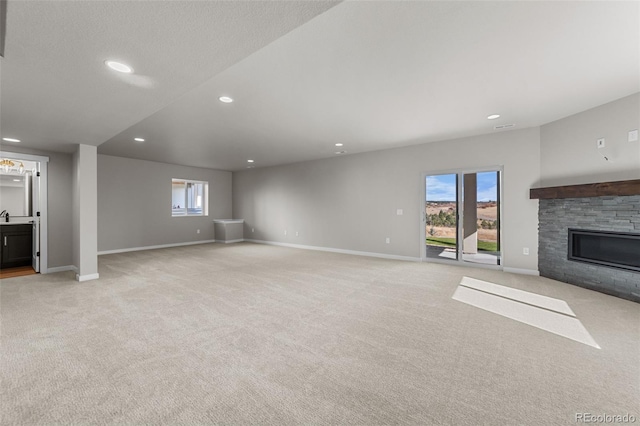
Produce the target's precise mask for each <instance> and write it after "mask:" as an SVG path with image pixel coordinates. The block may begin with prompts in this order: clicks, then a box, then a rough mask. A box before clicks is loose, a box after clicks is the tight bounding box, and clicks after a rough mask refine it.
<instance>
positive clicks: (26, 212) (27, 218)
mask: <svg viewBox="0 0 640 426" xmlns="http://www.w3.org/2000/svg"><path fill="white" fill-rule="evenodd" d="M0 158H2V159H3V160H6V161H3V163H2V167H0V178H1V179H0V185H1V188H0V189H1V190H2V192H3V193H4V195H7V196H6V197H2V204H3V206H2V208H1V209H0V210H3V217H2V219H1V220H2V221H3V222H2V223H3V226H2V258H1V259H0V260H1V263H2V265H3V268H2V269H3V277H5V276H11V275H12V274H14V273H15V274H18V273H19V274H20V275H25V274H27V273H28V271H26V270H21V271H18V269H20V267H22V268H23V269H24V268H25V267H26V266H27V265H30V267H31V269H32V270H33V271H34V273H35V272H40V273H46V272H47V171H48V167H47V166H48V162H49V157H44V156H39V155H30V154H21V153H15V152H7V151H0ZM9 195H10V196H9ZM7 216H9V217H8V220H7ZM5 266H6V268H5ZM9 267H16V269H15V271H11V270H9V269H11V268H9ZM13 276H16V275H13Z"/></svg>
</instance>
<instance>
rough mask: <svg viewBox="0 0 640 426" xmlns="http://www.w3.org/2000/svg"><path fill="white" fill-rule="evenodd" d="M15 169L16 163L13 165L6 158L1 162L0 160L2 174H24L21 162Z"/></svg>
mask: <svg viewBox="0 0 640 426" xmlns="http://www.w3.org/2000/svg"><path fill="white" fill-rule="evenodd" d="M15 167H16V163H14V162H13V161H11V160H9V159H8V158H3V159H2V160H0V171H2V172H3V173H14V172H17V173H20V174H24V164H22V162H20V165H19V166H18V167H17V168H15Z"/></svg>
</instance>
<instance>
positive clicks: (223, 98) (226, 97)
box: [218, 96, 233, 104]
mask: <svg viewBox="0 0 640 426" xmlns="http://www.w3.org/2000/svg"><path fill="white" fill-rule="evenodd" d="M218 99H220V102H224V103H225V104H230V103H231V102H233V99H232V98H230V97H228V96H220V97H219V98H218Z"/></svg>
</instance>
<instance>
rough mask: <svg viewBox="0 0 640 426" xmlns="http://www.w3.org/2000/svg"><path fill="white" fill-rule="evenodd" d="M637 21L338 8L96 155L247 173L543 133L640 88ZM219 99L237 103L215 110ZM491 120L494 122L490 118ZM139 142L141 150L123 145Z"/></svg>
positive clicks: (594, 7)
mask: <svg viewBox="0 0 640 426" xmlns="http://www.w3.org/2000/svg"><path fill="white" fill-rule="evenodd" d="M638 11H639V4H638V3H637V2H632V3H624V2H617V3H610V2H345V3H342V4H340V5H338V6H336V7H334V8H332V9H330V10H328V11H327V12H326V13H324V14H322V15H320V16H318V17H317V18H315V19H313V20H311V21H309V22H308V23H306V24H305V25H303V26H300V27H299V28H297V29H295V30H294V31H292V32H290V33H288V34H287V35H285V36H284V37H281V38H280V39H278V40H276V41H275V42H273V43H271V44H270V45H268V46H266V47H265V48H263V49H261V50H259V51H257V52H256V53H254V54H253V55H251V56H249V57H248V58H246V59H245V60H243V61H241V62H239V63H237V64H236V65H234V66H232V67H230V68H229V69H227V70H225V71H224V72H222V73H220V74H218V75H217V76H216V77H215V78H213V79H211V80H209V81H207V82H206V83H204V84H203V85H201V86H199V87H198V88H197V89H196V90H194V91H192V92H190V93H188V94H186V95H185V96H183V97H182V98H180V99H178V100H177V101H176V102H174V103H172V104H171V105H169V106H168V107H166V108H164V109H163V110H161V111H158V112H157V113H156V114H154V115H152V116H150V117H149V118H147V119H145V120H143V121H141V122H140V123H138V124H136V125H134V126H133V127H131V128H129V129H127V130H126V131H124V132H122V133H121V134H119V135H117V136H115V137H114V138H112V139H111V140H109V141H108V142H106V143H105V144H103V145H101V146H100V147H99V152H100V153H104V154H110V155H118V156H131V157H135V158H144V159H150V160H155V161H162V162H173V163H179V164H188V165H197V166H200V167H214V168H220V169H227V170H241V169H244V168H245V167H246V165H247V159H254V160H255V163H254V164H255V165H256V167H261V166H269V165H279V164H285V163H291V162H296V161H303V160H310V159H318V158H323V157H330V156H334V155H335V154H334V151H336V147H335V146H334V144H335V143H337V142H341V143H344V144H345V146H344V148H341V149H346V150H347V151H348V153H350V154H351V153H357V152H363V151H371V150H379V149H384V148H394V147H398V146H403V145H412V144H417V143H423V142H431V141H438V140H445V139H450V138H456V137H462V136H469V135H475V134H486V133H491V132H493V126H495V125H497V124H508V123H515V124H516V126H517V127H516V128H526V127H530V126H538V125H541V124H544V123H547V122H550V121H554V120H557V119H559V118H562V117H565V116H567V115H570V114H574V113H576V112H578V111H583V110H586V109H589V108H592V107H594V106H597V105H600V104H603V103H606V102H609V101H612V100H614V99H618V98H621V97H623V96H627V95H629V94H631V93H634V92H637V91H638V84H639V75H640V58H639V55H640V53H639V51H640V48H639V40H638V24H639V22H638V21H639V13H638ZM542 23H543V24H542ZM594 28H597V29H598V30H597V31H594ZM220 93H225V94H228V95H230V96H232V97H233V98H234V99H235V102H234V103H232V104H221V103H220V102H217V101H216V99H217V97H218V96H219V94H220ZM493 113H499V114H502V117H501V118H500V119H498V120H495V121H488V120H487V119H486V117H487V116H488V115H489V114H493ZM139 135H142V137H146V138H147V143H145V144H138V145H136V144H133V143H132V142H131V141H132V139H133V138H134V137H137V136H139Z"/></svg>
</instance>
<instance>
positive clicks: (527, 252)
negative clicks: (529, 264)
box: [522, 247, 529, 256]
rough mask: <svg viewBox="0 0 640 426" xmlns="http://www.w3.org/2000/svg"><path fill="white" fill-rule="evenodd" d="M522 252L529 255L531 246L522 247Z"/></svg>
mask: <svg viewBox="0 0 640 426" xmlns="http://www.w3.org/2000/svg"><path fill="white" fill-rule="evenodd" d="M522 254H524V255H525V256H529V247H524V248H523V249H522Z"/></svg>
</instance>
